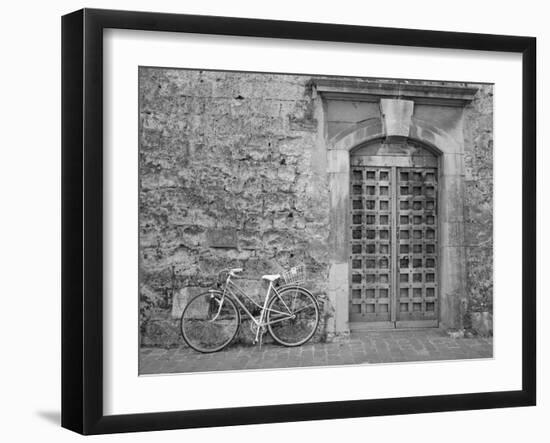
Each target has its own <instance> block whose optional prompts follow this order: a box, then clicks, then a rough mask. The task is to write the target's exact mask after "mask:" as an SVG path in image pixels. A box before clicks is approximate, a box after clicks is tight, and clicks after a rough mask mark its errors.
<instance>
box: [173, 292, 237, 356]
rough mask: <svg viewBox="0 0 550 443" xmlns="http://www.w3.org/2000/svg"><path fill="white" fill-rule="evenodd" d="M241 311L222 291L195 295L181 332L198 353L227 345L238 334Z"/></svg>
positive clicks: (182, 321)
mask: <svg viewBox="0 0 550 443" xmlns="http://www.w3.org/2000/svg"><path fill="white" fill-rule="evenodd" d="M240 320H241V318H240V314H239V310H238V309H237V306H236V305H235V302H234V301H233V300H231V299H230V298H229V297H227V296H226V297H223V295H222V293H221V292H219V291H210V292H205V293H203V294H199V295H196V296H195V297H193V298H192V299H191V300H190V301H189V303H187V306H186V307H185V309H184V310H183V314H182V315H181V325H180V326H181V334H182V336H183V339H184V340H185V342H186V343H187V344H188V345H189V346H191V347H192V348H193V349H195V350H196V351H199V352H216V351H220V350H222V349H223V348H225V347H226V346H227V345H228V344H229V343H231V340H233V338H234V337H235V335H237V331H238V330H239V324H240Z"/></svg>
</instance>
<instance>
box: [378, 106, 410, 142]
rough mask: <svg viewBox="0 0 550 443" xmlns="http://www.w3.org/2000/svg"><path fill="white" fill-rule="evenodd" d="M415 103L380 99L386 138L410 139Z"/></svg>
mask: <svg viewBox="0 0 550 443" xmlns="http://www.w3.org/2000/svg"><path fill="white" fill-rule="evenodd" d="M413 108H414V102H413V101H412V100H399V99H389V98H382V99H380V113H381V114H382V122H383V125H384V132H385V133H386V137H408V136H409V128H410V126H411V118H412V114H413Z"/></svg>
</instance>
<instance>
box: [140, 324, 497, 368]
mask: <svg viewBox="0 0 550 443" xmlns="http://www.w3.org/2000/svg"><path fill="white" fill-rule="evenodd" d="M492 356H493V339H492V338H456V339H455V338H451V337H449V336H447V334H446V333H445V332H444V331H442V330H440V329H423V330H413V331H411V330H407V331H381V332H363V333H353V334H352V335H351V337H350V338H349V339H343V340H341V341H337V342H333V343H311V344H305V345H303V346H300V347H297V348H285V347H282V346H279V345H275V344H264V345H262V347H261V348H260V347H259V346H252V345H247V346H243V345H232V346H229V347H228V348H226V349H224V350H222V351H220V352H216V353H213V354H201V353H199V352H195V351H194V350H192V349H189V348H185V347H181V348H175V349H161V348H142V349H141V350H140V369H139V372H140V374H168V373H178V372H206V371H223V370H241V369H267V368H289V367H305V366H331V365H346V364H361V363H363V364H372V363H390V362H411V361H429V360H459V359H471V358H491V357H492Z"/></svg>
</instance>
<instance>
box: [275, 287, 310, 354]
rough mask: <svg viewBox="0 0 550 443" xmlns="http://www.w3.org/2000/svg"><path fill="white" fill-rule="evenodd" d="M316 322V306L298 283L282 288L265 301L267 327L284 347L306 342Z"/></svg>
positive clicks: (307, 292) (308, 293)
mask: <svg viewBox="0 0 550 443" xmlns="http://www.w3.org/2000/svg"><path fill="white" fill-rule="evenodd" d="M318 324H319V308H318V306H317V301H316V300H315V298H313V295H311V293H310V292H309V291H307V290H305V289H303V288H300V287H298V286H296V287H289V288H283V289H282V290H280V291H279V292H278V293H275V295H274V296H273V298H272V299H271V301H270V302H269V304H268V311H267V328H268V330H269V333H270V334H271V336H272V337H273V339H274V340H275V341H276V342H277V343H279V344H281V345H283V346H300V345H302V344H304V343H306V342H307V341H308V340H309V339H310V338H311V337H313V334H315V331H316V330H317V326H318Z"/></svg>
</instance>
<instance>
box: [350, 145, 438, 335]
mask: <svg viewBox="0 0 550 443" xmlns="http://www.w3.org/2000/svg"><path fill="white" fill-rule="evenodd" d="M437 182H438V157H437V156H436V155H434V154H433V153H432V152H430V150H428V149H427V148H425V147H423V146H422V145H420V144H418V143H415V142H413V141H406V142H400V143H386V142H384V141H376V142H374V143H370V144H368V145H367V146H361V147H358V148H357V149H355V150H354V151H352V153H351V157H350V204H349V208H350V216H349V220H350V227H349V229H350V233H349V253H350V254H349V257H350V266H349V269H350V278H349V281H350V292H349V294H350V295H349V312H350V327H351V329H377V328H405V327H430V326H437V325H438V312H439V304H438V300H439V294H438V280H439V278H438V263H439V257H438V228H437V226H438V217H437V213H438V204H437V195H438V189H437Z"/></svg>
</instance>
